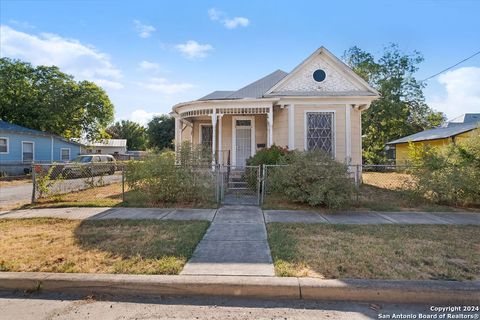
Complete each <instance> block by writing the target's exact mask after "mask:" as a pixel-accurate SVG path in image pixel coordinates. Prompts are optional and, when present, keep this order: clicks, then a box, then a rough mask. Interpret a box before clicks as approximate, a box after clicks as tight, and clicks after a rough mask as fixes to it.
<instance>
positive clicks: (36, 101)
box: [0, 58, 114, 140]
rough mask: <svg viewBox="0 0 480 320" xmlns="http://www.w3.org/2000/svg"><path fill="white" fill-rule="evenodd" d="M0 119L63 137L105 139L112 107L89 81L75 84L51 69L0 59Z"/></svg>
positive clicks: (111, 118)
mask: <svg viewBox="0 0 480 320" xmlns="http://www.w3.org/2000/svg"><path fill="white" fill-rule="evenodd" d="M0 106H1V108H0V118H1V119H3V120H5V121H8V122H12V123H15V124H18V125H22V126H25V127H28V128H32V129H37V130H42V131H47V132H50V133H54V134H57V135H60V136H63V137H66V138H72V137H80V136H82V135H85V136H86V137H87V138H88V139H90V140H95V139H98V138H102V137H105V128H106V127H107V125H108V124H109V123H110V122H111V121H112V120H113V111H114V107H113V104H112V103H111V102H110V99H109V98H108V95H107V94H106V93H105V91H104V90H103V89H102V88H100V87H99V86H97V85H96V84H94V83H92V82H89V81H80V82H77V81H75V80H74V79H73V77H72V76H70V75H68V74H65V73H63V72H61V71H60V69H59V68H58V67H55V66H38V67H33V66H32V65H31V64H30V63H27V62H22V61H19V60H12V59H9V58H1V59H0Z"/></svg>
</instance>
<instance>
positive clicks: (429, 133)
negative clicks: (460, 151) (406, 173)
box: [387, 123, 478, 144]
mask: <svg viewBox="0 0 480 320" xmlns="http://www.w3.org/2000/svg"><path fill="white" fill-rule="evenodd" d="M476 128H478V125H477V123H469V124H459V125H455V126H451V127H443V128H435V129H430V130H425V131H422V132H418V133H415V134H412V135H409V136H406V137H403V138H400V139H397V140H393V141H390V142H388V143H387V144H398V143H407V142H410V141H411V142H417V141H425V140H436V139H444V138H450V137H454V136H456V135H459V134H461V133H464V132H467V131H471V130H473V129H476Z"/></svg>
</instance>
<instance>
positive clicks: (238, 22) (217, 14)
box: [208, 8, 250, 29]
mask: <svg viewBox="0 0 480 320" xmlns="http://www.w3.org/2000/svg"><path fill="white" fill-rule="evenodd" d="M208 16H209V18H210V20H212V21H218V22H220V23H221V24H223V25H224V26H225V28H227V29H235V28H237V27H248V25H249V24H250V20H248V18H245V17H233V18H229V17H227V15H226V14H225V13H224V12H222V11H220V10H217V9H215V8H210V9H208Z"/></svg>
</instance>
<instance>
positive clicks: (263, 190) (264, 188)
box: [262, 165, 268, 204]
mask: <svg viewBox="0 0 480 320" xmlns="http://www.w3.org/2000/svg"><path fill="white" fill-rule="evenodd" d="M267 170H268V165H263V173H262V175H263V177H262V204H265V195H266V193H265V192H266V186H267V183H266V180H267V174H268V171H267Z"/></svg>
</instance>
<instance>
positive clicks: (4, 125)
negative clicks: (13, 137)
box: [0, 120, 81, 145]
mask: <svg viewBox="0 0 480 320" xmlns="http://www.w3.org/2000/svg"><path fill="white" fill-rule="evenodd" d="M1 131H5V132H11V133H18V134H29V135H36V136H44V137H54V138H57V139H60V140H62V141H65V142H68V143H72V144H76V145H81V144H80V143H78V142H76V141H74V140H68V139H65V138H63V137H60V136H58V135H56V134H53V133H48V132H44V131H40V130H35V129H30V128H27V127H22V126H20V125H18V124H14V123H10V122H7V121H3V120H0V132H1Z"/></svg>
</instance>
